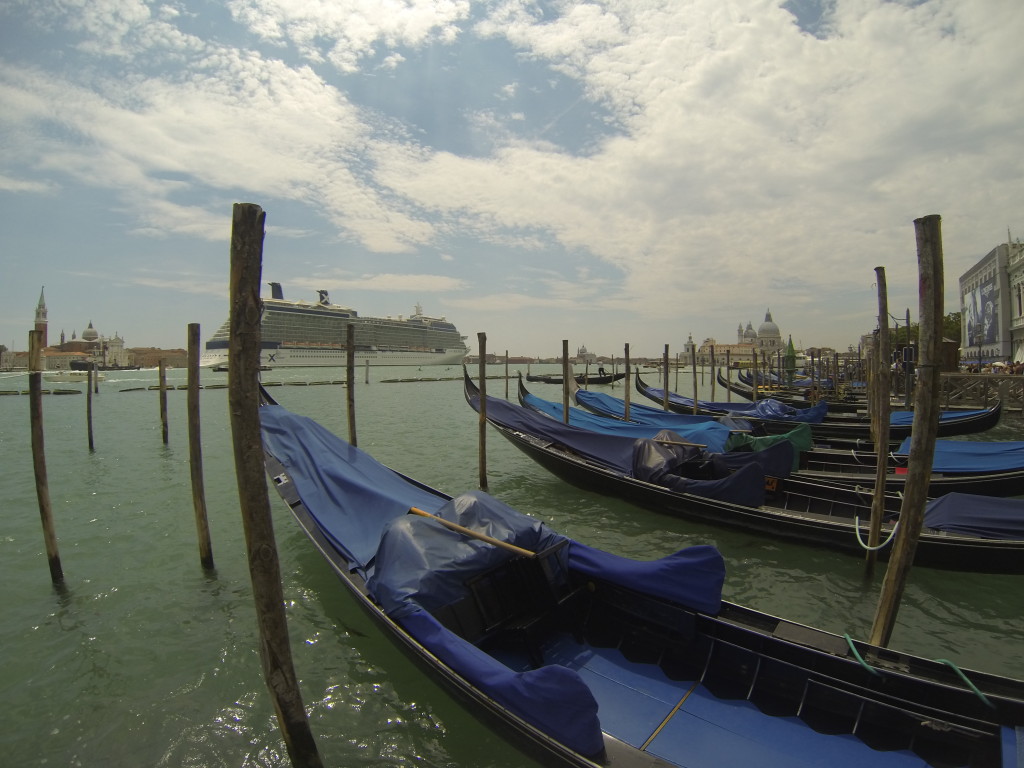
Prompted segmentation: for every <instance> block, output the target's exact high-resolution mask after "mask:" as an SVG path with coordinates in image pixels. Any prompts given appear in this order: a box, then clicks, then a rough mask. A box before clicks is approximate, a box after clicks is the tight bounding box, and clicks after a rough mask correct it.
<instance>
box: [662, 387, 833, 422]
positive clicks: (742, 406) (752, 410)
mask: <svg viewBox="0 0 1024 768" xmlns="http://www.w3.org/2000/svg"><path fill="white" fill-rule="evenodd" d="M647 392H649V393H650V394H651V395H652V398H651V399H655V400H661V399H662V398H663V397H664V396H665V390H663V389H657V388H655V387H647ZM668 400H669V402H670V403H672V404H674V405H676V406H682V407H684V408H692V407H693V399H692V398H689V397H683V396H682V395H679V394H676V393H675V392H669V393H668ZM697 407H698V408H701V409H703V410H706V411H711V412H713V413H720V414H723V415H725V414H728V415H730V416H734V417H738V418H758V419H771V420H772V421H800V422H806V423H808V424H820V423H821V422H822V421H823V420H824V419H825V415H826V414H827V413H828V403H827V402H825V401H824V400H822V401H821V402H820V403H817V404H816V405H812V406H811V407H810V408H794V407H793V406H791V405H786V404H785V403H782V402H779V401H778V400H773V399H771V398H767V399H764V400H758V401H757V402H756V403H730V402H724V403H723V402H711V401H708V400H698V401H697Z"/></svg>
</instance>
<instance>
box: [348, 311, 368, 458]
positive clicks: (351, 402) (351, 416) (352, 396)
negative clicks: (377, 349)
mask: <svg viewBox="0 0 1024 768" xmlns="http://www.w3.org/2000/svg"><path fill="white" fill-rule="evenodd" d="M345 328H346V330H345V412H346V414H347V415H348V442H349V444H350V445H355V446H358V445H359V441H358V440H357V439H356V386H355V385H356V327H355V326H354V325H352V323H349V324H348V325H347V326H345ZM366 362H367V365H369V362H370V361H369V360H367V361H366ZM366 373H367V375H369V373H370V369H369V368H367V369H366Z"/></svg>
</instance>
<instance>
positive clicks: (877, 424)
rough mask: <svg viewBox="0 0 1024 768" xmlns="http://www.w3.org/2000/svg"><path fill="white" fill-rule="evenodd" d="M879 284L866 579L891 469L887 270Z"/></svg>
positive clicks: (877, 274) (877, 270)
mask: <svg viewBox="0 0 1024 768" xmlns="http://www.w3.org/2000/svg"><path fill="white" fill-rule="evenodd" d="M875 277H876V282H877V284H878V343H877V344H876V345H875V349H876V352H877V353H878V357H877V358H876V363H877V365H876V370H875V375H874V376H873V377H872V382H871V383H872V386H871V390H870V393H869V397H868V400H869V401H870V402H871V405H872V408H871V429H872V438H873V439H874V442H875V456H876V459H877V462H878V463H877V464H876V465H875V495H874V496H873V497H872V499H871V524H870V527H869V529H868V551H867V552H866V553H865V559H864V566H865V576H866V577H868V578H870V577H871V575H872V574H873V573H874V570H875V560H876V558H877V552H876V550H875V547H877V546H878V542H879V541H880V540H881V531H882V517H883V515H884V514H885V478H886V475H887V473H888V472H887V470H888V465H889V357H890V355H889V299H888V292H887V291H888V289H887V286H886V283H885V267H875Z"/></svg>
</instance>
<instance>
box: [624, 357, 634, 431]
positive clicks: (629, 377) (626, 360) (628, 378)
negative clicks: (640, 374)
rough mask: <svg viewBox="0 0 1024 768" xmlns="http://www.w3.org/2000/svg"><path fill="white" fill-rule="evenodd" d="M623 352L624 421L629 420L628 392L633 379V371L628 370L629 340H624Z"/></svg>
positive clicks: (630, 389) (631, 386) (631, 387)
mask: <svg viewBox="0 0 1024 768" xmlns="http://www.w3.org/2000/svg"><path fill="white" fill-rule="evenodd" d="M624 354H625V358H626V359H625V363H626V393H625V395H626V396H625V397H624V398H623V402H624V403H625V414H624V415H625V417H626V421H629V393H630V392H631V391H632V389H633V379H632V378H631V377H632V375H633V372H632V371H631V370H630V364H629V342H626V346H625V349H624Z"/></svg>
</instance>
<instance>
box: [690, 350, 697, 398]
mask: <svg viewBox="0 0 1024 768" xmlns="http://www.w3.org/2000/svg"><path fill="white" fill-rule="evenodd" d="M690 365H691V366H692V367H693V413H694V415H696V413H697V400H698V398H697V345H696V344H694V345H693V346H692V347H690Z"/></svg>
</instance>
